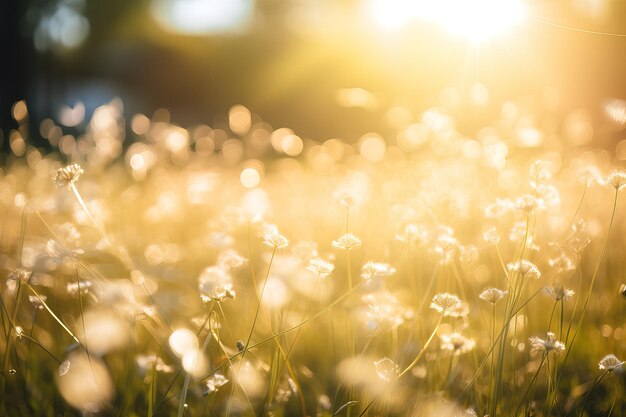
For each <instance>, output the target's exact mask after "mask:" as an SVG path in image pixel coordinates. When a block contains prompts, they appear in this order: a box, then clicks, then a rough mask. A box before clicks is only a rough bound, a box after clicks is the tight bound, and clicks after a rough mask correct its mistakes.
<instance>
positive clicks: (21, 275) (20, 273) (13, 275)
mask: <svg viewBox="0 0 626 417" xmlns="http://www.w3.org/2000/svg"><path fill="white" fill-rule="evenodd" d="M32 276H33V272H32V271H29V270H27V269H24V268H15V269H14V270H13V271H11V272H9V276H8V277H7V279H9V280H12V281H23V282H28V281H29V280H30V278H31V277H32Z"/></svg>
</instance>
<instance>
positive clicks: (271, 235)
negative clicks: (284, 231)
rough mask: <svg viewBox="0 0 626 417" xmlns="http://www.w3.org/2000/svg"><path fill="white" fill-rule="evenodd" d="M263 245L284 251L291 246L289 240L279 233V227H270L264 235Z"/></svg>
mask: <svg viewBox="0 0 626 417" xmlns="http://www.w3.org/2000/svg"><path fill="white" fill-rule="evenodd" d="M263 244H264V245H266V246H269V247H270V248H274V249H283V248H286V247H287V246H288V245H289V240H287V238H286V237H285V236H283V235H281V234H280V233H279V232H278V227H276V226H274V225H270V226H267V227H266V230H265V233H263Z"/></svg>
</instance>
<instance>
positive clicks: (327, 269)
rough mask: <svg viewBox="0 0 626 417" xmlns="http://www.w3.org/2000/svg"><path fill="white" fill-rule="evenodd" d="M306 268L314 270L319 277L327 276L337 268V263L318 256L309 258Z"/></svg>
mask: <svg viewBox="0 0 626 417" xmlns="http://www.w3.org/2000/svg"><path fill="white" fill-rule="evenodd" d="M306 269H308V270H309V271H311V272H313V273H314V274H315V275H317V277H318V278H326V277H327V276H329V275H330V274H331V273H332V272H333V271H334V270H335V265H333V264H331V263H330V262H326V261H325V260H323V259H322V258H317V257H316V258H311V260H309V264H308V265H307V267H306Z"/></svg>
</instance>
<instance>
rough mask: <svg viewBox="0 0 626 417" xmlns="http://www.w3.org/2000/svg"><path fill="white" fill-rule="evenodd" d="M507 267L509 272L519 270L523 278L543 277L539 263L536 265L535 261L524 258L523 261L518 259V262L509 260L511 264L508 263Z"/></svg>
mask: <svg viewBox="0 0 626 417" xmlns="http://www.w3.org/2000/svg"><path fill="white" fill-rule="evenodd" d="M506 267H507V269H508V270H509V272H517V273H519V274H520V275H521V276H522V277H523V278H534V279H539V278H541V271H539V268H537V265H535V264H534V263H532V262H530V261H528V260H526V259H522V260H521V261H517V262H509V264H507V266H506Z"/></svg>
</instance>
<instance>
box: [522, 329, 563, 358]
mask: <svg viewBox="0 0 626 417" xmlns="http://www.w3.org/2000/svg"><path fill="white" fill-rule="evenodd" d="M528 341H529V342H530V346H531V348H532V351H533V352H546V353H548V352H555V353H556V354H557V355H558V354H560V353H561V352H563V351H564V350H565V344H564V343H563V342H559V341H558V340H556V336H555V335H554V333H552V332H548V335H547V337H546V338H545V339H542V338H540V337H538V336H533V337H531V338H530V339H528Z"/></svg>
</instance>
